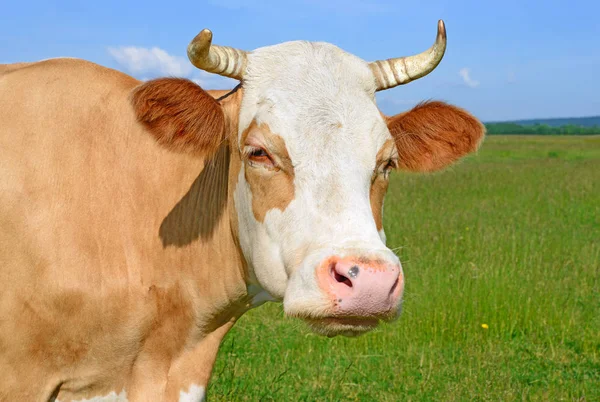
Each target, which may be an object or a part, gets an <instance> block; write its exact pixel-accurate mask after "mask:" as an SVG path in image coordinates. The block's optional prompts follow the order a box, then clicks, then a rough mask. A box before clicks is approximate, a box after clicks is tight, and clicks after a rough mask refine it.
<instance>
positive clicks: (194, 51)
mask: <svg viewBox="0 0 600 402" xmlns="http://www.w3.org/2000/svg"><path fill="white" fill-rule="evenodd" d="M211 43H212V32H211V31H210V30H208V29H203V30H202V31H201V32H200V33H199V34H198V35H196V37H195V38H194V39H192V41H191V42H190V44H189V45H188V48H187V54H188V58H189V59H190V61H191V62H192V64H193V65H194V66H196V67H198V68H199V69H201V70H204V71H208V72H210V73H215V74H219V75H224V76H225V77H229V78H235V79H236V80H240V81H241V80H242V78H244V71H245V69H246V57H247V56H246V52H245V51H243V50H239V49H234V48H231V47H227V46H217V45H212V44H211Z"/></svg>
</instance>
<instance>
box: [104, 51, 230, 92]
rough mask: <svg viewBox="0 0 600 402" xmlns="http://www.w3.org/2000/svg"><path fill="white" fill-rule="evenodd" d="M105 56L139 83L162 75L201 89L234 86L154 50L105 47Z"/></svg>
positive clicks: (182, 58) (218, 76)
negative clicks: (106, 53)
mask: <svg viewBox="0 0 600 402" xmlns="http://www.w3.org/2000/svg"><path fill="white" fill-rule="evenodd" d="M108 53H109V54H110V55H111V56H112V57H113V58H114V59H115V61H116V62H117V63H118V64H119V66H120V67H121V68H122V69H123V70H124V71H125V72H126V73H128V74H131V75H133V76H135V77H137V78H139V79H141V80H148V79H151V78H156V77H165V76H167V77H183V78H189V79H191V80H192V81H194V82H195V83H197V84H198V85H200V86H202V87H203V88H205V89H214V88H219V89H227V88H233V87H234V86H235V85H237V81H235V80H232V79H229V78H226V77H221V76H220V75H216V74H211V73H207V72H206V71H202V70H198V69H197V68H196V67H194V66H193V65H192V63H191V62H190V61H189V60H188V59H187V58H185V57H180V56H173V55H170V54H169V53H167V52H166V51H165V50H163V49H161V48H158V47H152V48H145V47H136V46H120V47H109V48H108Z"/></svg>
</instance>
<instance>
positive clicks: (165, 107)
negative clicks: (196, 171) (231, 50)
mask: <svg viewBox="0 0 600 402" xmlns="http://www.w3.org/2000/svg"><path fill="white" fill-rule="evenodd" d="M131 102H132V104H133V108H134V110H135V113H136V115H137V119H138V121H139V122H140V123H142V124H143V125H145V126H146V127H147V128H148V130H149V131H150V132H151V133H152V134H153V135H154V137H155V138H156V140H157V141H158V142H159V143H160V144H162V145H164V146H165V147H167V148H169V149H172V150H175V151H180V152H181V151H182V152H188V153H191V154H198V155H207V154H211V153H212V152H214V151H216V149H217V148H218V147H219V145H220V144H221V143H222V142H223V140H224V138H225V130H224V128H225V117H224V115H223V111H222V109H221V106H220V105H219V103H218V102H217V101H216V100H215V99H214V98H213V97H212V96H210V94H208V93H207V92H206V91H204V90H203V89H202V88H200V87H199V86H198V85H196V84H194V83H193V82H192V81H189V80H185V79H181V78H159V79H156V80H152V81H148V82H146V83H144V84H142V85H140V86H139V87H137V88H136V89H135V90H134V91H133V93H132V96H131Z"/></svg>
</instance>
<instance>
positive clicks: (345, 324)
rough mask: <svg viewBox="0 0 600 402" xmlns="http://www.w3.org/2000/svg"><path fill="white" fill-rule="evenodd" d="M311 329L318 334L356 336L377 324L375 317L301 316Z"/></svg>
mask: <svg viewBox="0 0 600 402" xmlns="http://www.w3.org/2000/svg"><path fill="white" fill-rule="evenodd" d="M303 319H304V321H306V323H308V326H309V327H310V329H311V330H313V331H314V332H315V333H317V334H319V335H324V336H328V337H334V336H337V335H343V336H358V335H362V334H364V333H366V332H369V331H371V330H373V329H375V328H376V327H377V326H378V325H379V319H377V318H359V317H324V318H303Z"/></svg>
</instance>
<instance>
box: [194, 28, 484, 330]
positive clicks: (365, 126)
mask: <svg viewBox="0 0 600 402" xmlns="http://www.w3.org/2000/svg"><path fill="white" fill-rule="evenodd" d="M440 29H441V31H440V32H442V33H444V32H443V25H442V24H440ZM207 32H208V31H203V33H201V34H200V35H199V36H198V37H197V38H196V40H195V41H197V45H196V44H195V42H192V44H191V45H190V48H189V49H188V53H189V55H190V59H191V60H192V61H193V62H195V64H196V65H197V66H206V67H205V68H206V69H208V70H210V71H217V72H220V73H222V74H224V75H228V76H239V77H243V97H242V100H241V105H240V109H239V110H240V112H239V120H238V122H237V123H238V124H237V126H238V132H237V138H236V139H235V140H234V141H233V142H234V143H233V148H234V149H233V150H232V152H236V153H239V159H240V160H241V166H240V168H239V172H238V173H237V175H238V176H237V180H236V183H235V188H234V190H233V197H234V203H235V210H236V214H237V216H236V218H237V223H238V225H237V227H238V232H239V233H238V236H239V242H240V246H241V248H242V252H243V254H244V256H245V259H246V261H247V263H248V270H249V281H250V284H249V285H254V286H253V288H256V287H258V288H259V289H262V290H264V291H266V292H267V293H268V294H269V295H270V296H271V297H272V298H274V299H276V300H283V302H284V308H285V311H286V313H287V314H288V315H292V316H297V317H301V318H303V319H305V320H307V321H308V322H309V324H310V325H311V326H312V327H313V328H314V329H315V330H316V331H318V332H320V333H323V334H327V335H336V334H345V335H356V334H359V333H362V332H365V331H367V330H370V329H372V328H374V327H375V326H376V325H377V324H378V322H379V320H381V319H383V320H390V319H393V318H395V317H396V316H397V315H398V313H399V310H400V303H401V297H402V292H403V288H404V276H403V273H402V267H401V265H400V262H399V260H398V258H397V257H396V256H395V255H394V253H393V252H392V251H391V250H390V249H388V248H387V247H386V245H385V234H384V232H383V226H382V209H383V198H384V195H385V192H386V189H387V185H388V180H389V175H390V171H391V170H392V169H394V168H398V167H399V168H404V169H407V170H416V171H427V170H435V169H439V168H442V167H444V166H445V165H447V164H448V163H450V162H452V161H454V160H456V159H457V158H459V157H460V156H462V155H464V154H466V153H467V152H470V151H473V150H474V149H476V147H477V144H478V143H479V140H480V138H481V137H482V135H483V129H482V126H481V124H480V123H479V122H478V121H477V120H476V119H475V118H473V117H472V116H470V115H469V114H468V113H466V112H464V111H462V110H460V109H458V108H455V107H452V106H449V105H446V104H443V103H439V102H433V103H428V104H422V105H419V106H417V107H416V108H415V109H413V110H411V111H409V112H407V113H404V114H401V115H397V116H394V117H392V118H387V117H385V116H383V115H382V114H381V112H380V111H379V110H378V108H377V106H376V103H375V92H376V91H377V90H380V89H385V88H387V87H391V86H394V85H398V84H399V83H405V82H408V81H410V80H411V79H413V77H414V78H418V77H419V76H422V75H424V73H423V71H424V70H423V69H424V68H425V67H423V66H421V64H423V63H425V62H427V60H425V59H424V58H423V57H429V58H431V57H432V56H431V55H429V54H427V55H426V56H419V57H421V58H420V59H419V58H415V59H406V60H400V61H386V62H383V63H382V62H375V63H367V62H365V61H363V60H361V59H359V58H357V57H355V56H353V55H350V54H348V53H346V52H344V51H342V50H341V49H339V48H337V47H335V46H333V45H330V44H326V43H309V42H290V43H285V44H281V45H277V46H272V47H267V48H261V49H258V50H255V51H254V52H252V53H250V54H247V55H246V54H244V56H243V63H237V64H235V63H233V64H232V63H229V61H228V60H227V59H228V58H231V57H233V56H239V54H237V53H235V51H233V50H232V49H223V48H221V49H216V50H218V52H216V50H215V53H214V54H211V53H210V52H209V48H210V35H209V34H210V32H208V33H207ZM444 35H445V34H444ZM444 35H442V36H443V38H442V39H443V40H444V42H443V45H444V48H445V36H444ZM442 36H440V33H438V42H439V41H440V38H441V37H442ZM440 43H441V42H440ZM207 44H208V46H207ZM432 49H433V50H432V51H431V52H430V53H432V54H434V56H435V57H438V56H439V57H438V59H437V61H436V60H434V61H433V62H432V61H431V60H429V61H428V62H427V63H429V67H427V68H430V70H431V69H433V67H435V65H437V63H438V62H439V59H441V56H440V55H436V51H438V53H439V49H438V50H436V49H435V47H433V48H432ZM210 51H212V49H210ZM441 52H442V54H443V49H442V50H441ZM217 53H218V54H217ZM386 63H387V64H386ZM420 63H421V64H420ZM432 63H433V67H431V64H432ZM394 66H396V67H394ZM430 70H429V71H430ZM425 73H426V72H425ZM403 74H404V75H403ZM407 77H408V78H407ZM236 148H237V149H236ZM236 159H237V158H236Z"/></svg>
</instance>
